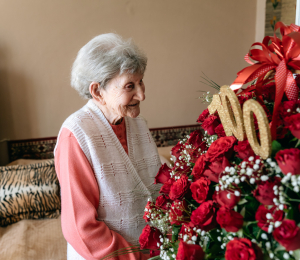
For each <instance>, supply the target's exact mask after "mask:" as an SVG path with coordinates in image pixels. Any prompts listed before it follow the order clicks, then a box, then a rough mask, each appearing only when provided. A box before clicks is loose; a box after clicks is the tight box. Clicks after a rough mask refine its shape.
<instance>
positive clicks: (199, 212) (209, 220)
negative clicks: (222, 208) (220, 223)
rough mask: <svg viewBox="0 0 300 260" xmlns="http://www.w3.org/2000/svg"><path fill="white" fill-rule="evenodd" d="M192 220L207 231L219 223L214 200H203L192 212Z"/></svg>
mask: <svg viewBox="0 0 300 260" xmlns="http://www.w3.org/2000/svg"><path fill="white" fill-rule="evenodd" d="M191 221H192V223H193V224H194V225H196V226H199V227H200V228H201V229H203V230H205V231H209V230H211V229H213V228H215V226H216V225H217V222H216V207H215V205H214V202H213V201H212V200H209V201H206V202H203V203H202V204H201V205H200V206H199V207H198V208H197V209H196V210H194V211H193V212H192V215H191Z"/></svg>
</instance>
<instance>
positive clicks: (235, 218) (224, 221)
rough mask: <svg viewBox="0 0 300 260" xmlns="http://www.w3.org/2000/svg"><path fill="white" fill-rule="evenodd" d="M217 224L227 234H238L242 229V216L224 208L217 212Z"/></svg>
mask: <svg viewBox="0 0 300 260" xmlns="http://www.w3.org/2000/svg"><path fill="white" fill-rule="evenodd" d="M217 222H218V223H219V225H220V226H221V228H224V229H225V230H226V231H227V232H238V230H239V229H241V228H242V227H243V222H244V219H243V216H242V215H241V214H240V213H238V212H236V211H234V210H232V209H227V208H226V207H221V208H220V209H219V210H218V212H217Z"/></svg>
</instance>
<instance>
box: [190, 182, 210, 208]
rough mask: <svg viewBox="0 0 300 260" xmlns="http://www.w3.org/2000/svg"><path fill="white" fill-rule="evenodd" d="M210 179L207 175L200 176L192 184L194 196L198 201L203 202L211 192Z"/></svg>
mask: <svg viewBox="0 0 300 260" xmlns="http://www.w3.org/2000/svg"><path fill="white" fill-rule="evenodd" d="M209 185H210V180H208V179H207V178H205V177H200V178H199V179H198V180H196V181H195V182H193V183H192V184H191V191H192V197H193V198H194V200H195V201H197V202H198V203H202V202H204V201H205V200H206V197H207V194H208V192H209Z"/></svg>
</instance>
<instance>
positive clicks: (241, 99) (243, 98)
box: [237, 92, 253, 109]
mask: <svg viewBox="0 0 300 260" xmlns="http://www.w3.org/2000/svg"><path fill="white" fill-rule="evenodd" d="M252 96H253V93H252V92H247V93H243V94H240V95H238V96H237V98H238V100H239V103H240V105H241V108H242V109H243V105H244V103H245V102H246V101H247V100H248V99H252Z"/></svg>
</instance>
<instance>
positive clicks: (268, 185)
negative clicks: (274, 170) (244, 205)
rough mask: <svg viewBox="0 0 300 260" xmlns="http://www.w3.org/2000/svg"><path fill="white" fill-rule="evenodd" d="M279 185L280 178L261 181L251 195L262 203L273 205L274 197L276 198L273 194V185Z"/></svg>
mask: <svg viewBox="0 0 300 260" xmlns="http://www.w3.org/2000/svg"><path fill="white" fill-rule="evenodd" d="M275 185H277V186H278V185H280V179H279V178H278V177H275V178H274V179H273V180H268V181H264V182H261V184H260V185H258V186H257V188H256V190H254V191H253V196H254V197H255V198H256V199H257V200H258V201H259V202H260V203H261V204H263V205H274V201H273V199H274V198H277V197H278V196H276V195H275V194H274V190H273V187H274V186H275Z"/></svg>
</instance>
